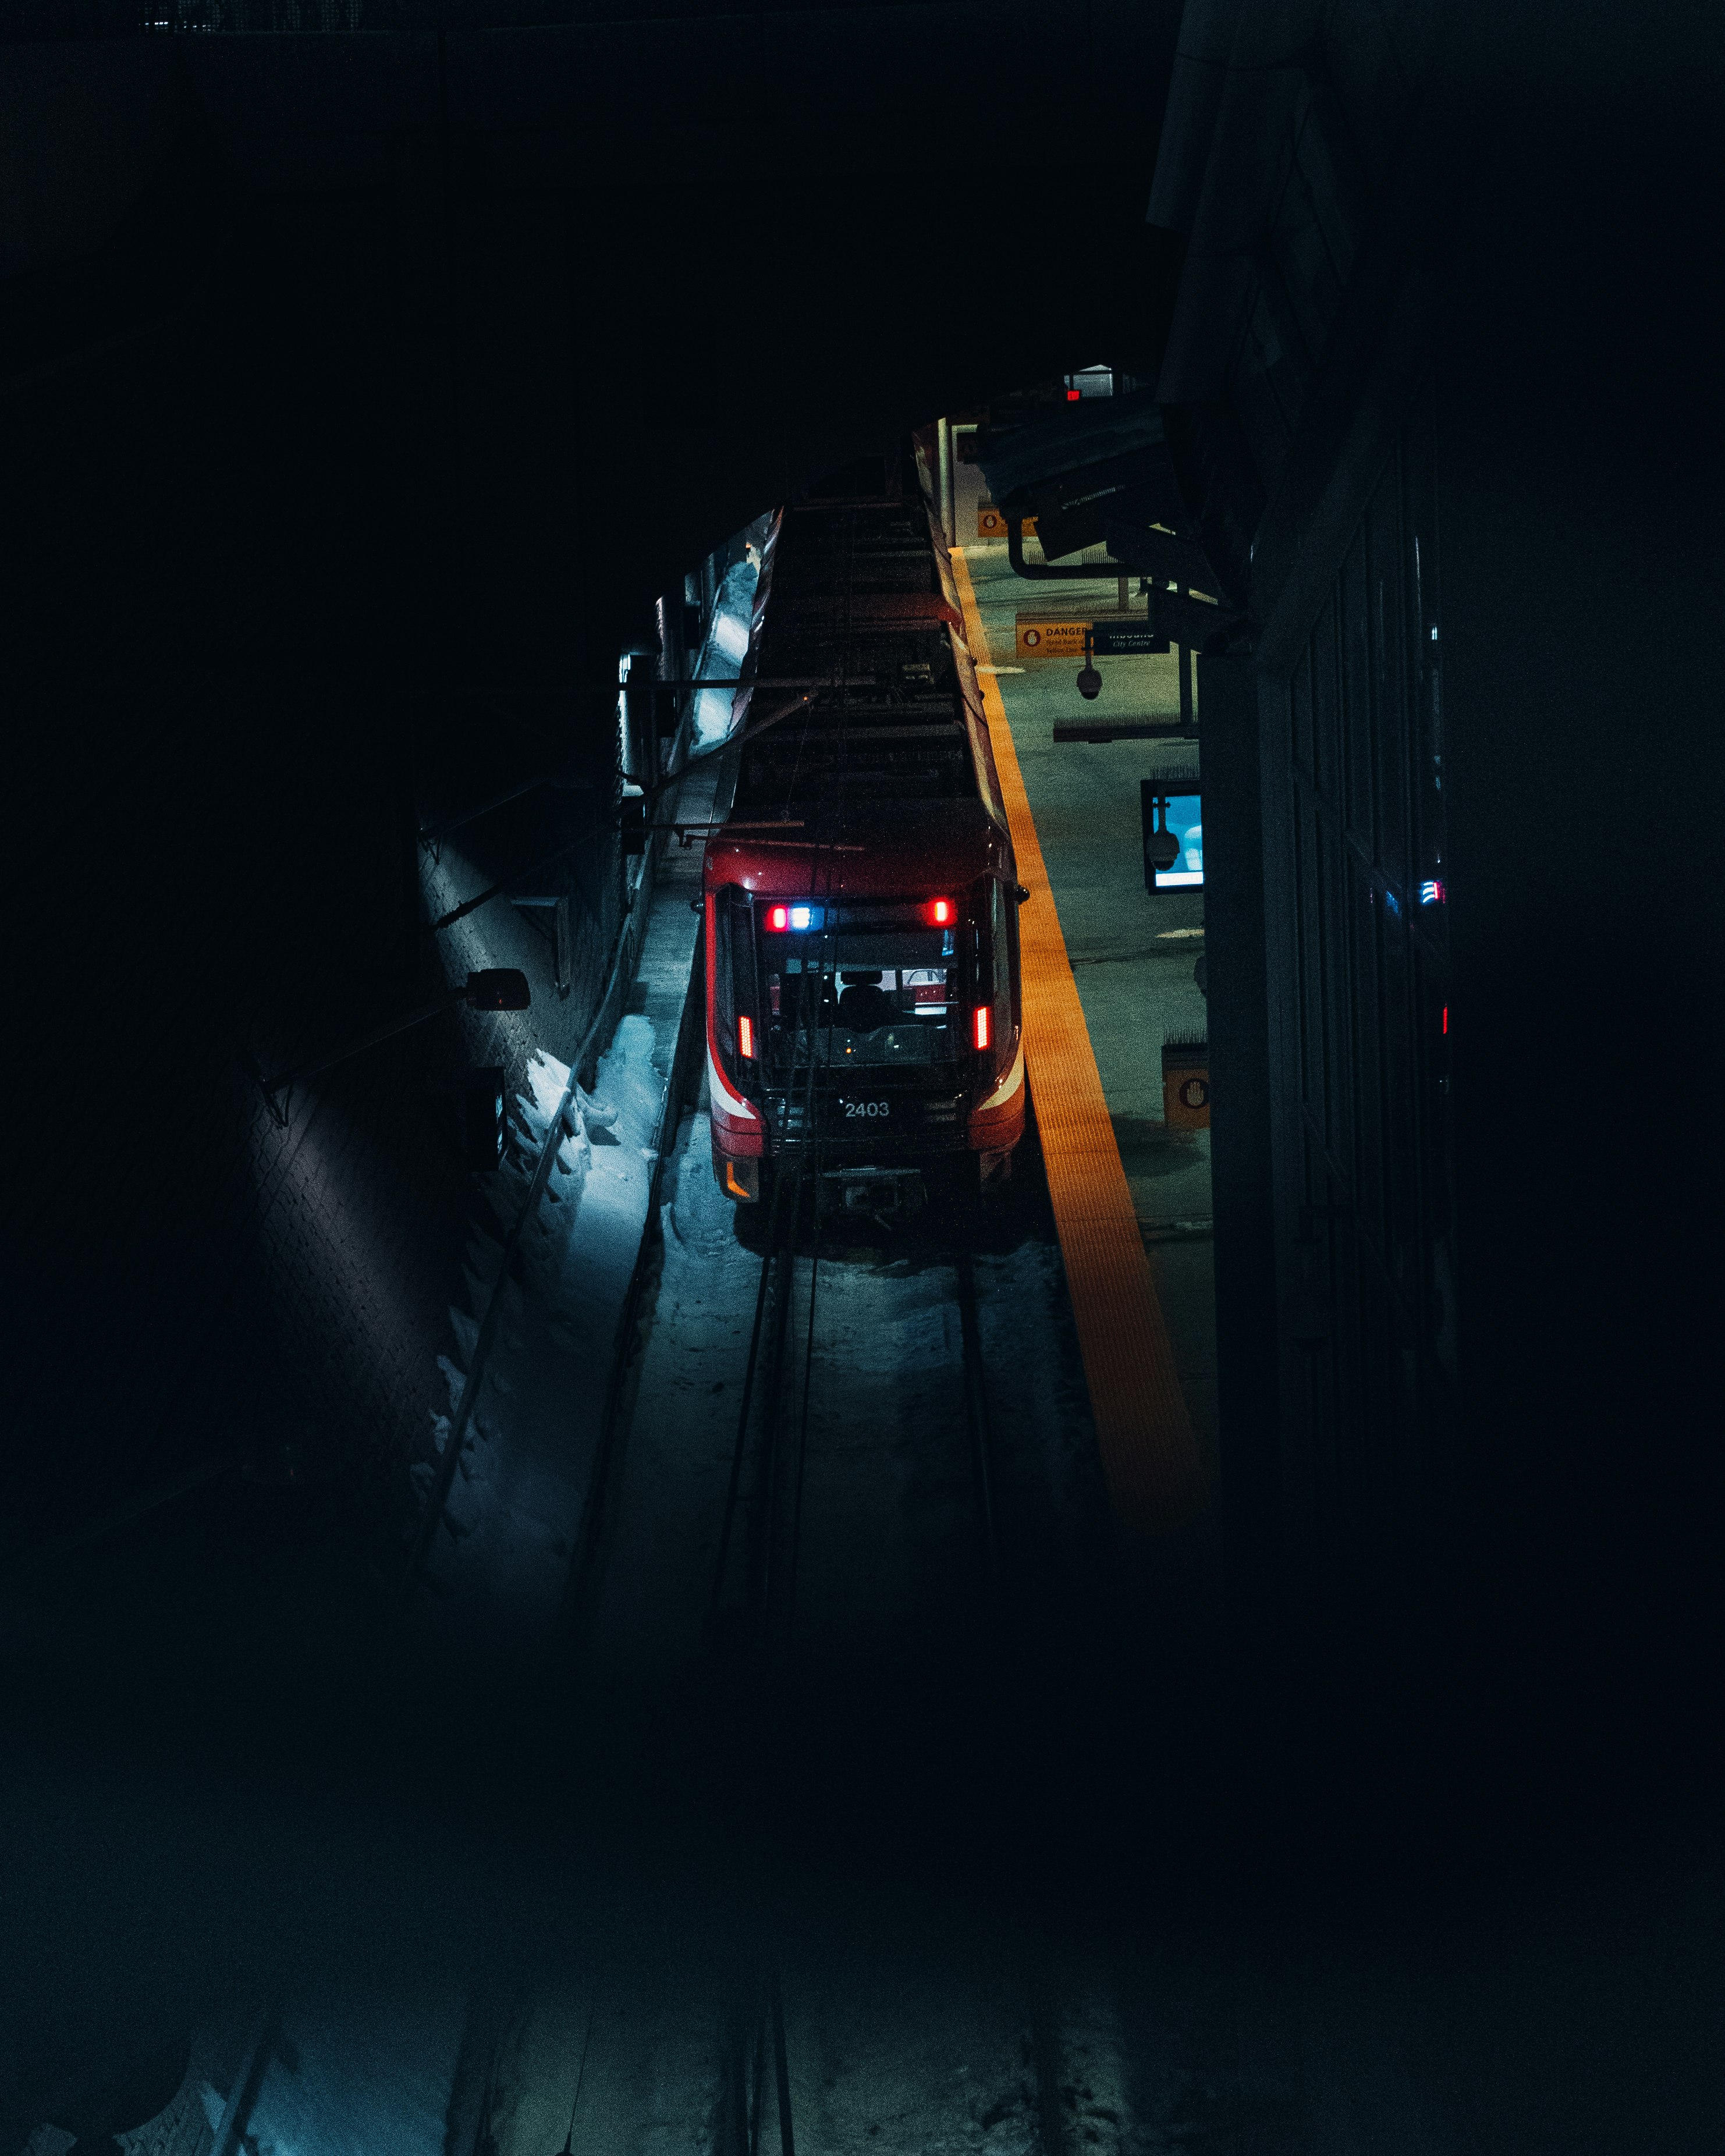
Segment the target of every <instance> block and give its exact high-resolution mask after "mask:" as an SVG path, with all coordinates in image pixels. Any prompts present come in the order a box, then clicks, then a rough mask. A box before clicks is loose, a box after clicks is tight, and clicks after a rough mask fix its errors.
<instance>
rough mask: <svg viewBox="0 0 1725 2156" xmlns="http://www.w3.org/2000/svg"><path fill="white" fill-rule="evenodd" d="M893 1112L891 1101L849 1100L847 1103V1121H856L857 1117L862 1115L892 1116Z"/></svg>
mask: <svg viewBox="0 0 1725 2156" xmlns="http://www.w3.org/2000/svg"><path fill="white" fill-rule="evenodd" d="M891 1113H892V1103H891V1101H846V1102H845V1122H854V1121H855V1119H856V1118H857V1117H859V1116H890V1115H891Z"/></svg>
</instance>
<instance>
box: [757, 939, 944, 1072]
mask: <svg viewBox="0 0 1725 2156" xmlns="http://www.w3.org/2000/svg"><path fill="white" fill-rule="evenodd" d="M965 940H966V935H965V932H964V931H963V930H962V929H960V928H957V927H947V928H927V927H922V926H920V925H915V926H912V925H909V924H907V925H906V926H905V927H879V928H877V927H870V928H860V929H855V930H852V929H850V928H848V927H841V928H839V930H837V931H836V932H833V933H829V934H824V935H823V934H811V935H808V936H785V937H772V938H771V939H770V941H768V946H767V947H766V948H764V949H763V951H762V960H761V963H762V973H763V975H764V980H765V986H766V991H767V993H766V997H765V1002H766V1010H765V1012H764V1013H763V1028H764V1036H765V1055H766V1060H767V1075H768V1077H769V1078H773V1077H783V1076H784V1075H788V1073H789V1072H790V1071H791V1070H793V1069H794V1068H796V1067H797V1066H798V1065H799V1064H800V1065H803V1067H805V1068H806V1066H807V1064H808V1062H809V1059H810V1058H811V1057H812V1058H813V1059H814V1061H816V1062H817V1063H820V1064H824V1065H829V1066H833V1067H835V1068H836V1067H845V1066H850V1067H852V1068H870V1067H875V1066H879V1065H886V1064H931V1063H942V1062H948V1061H951V1060H952V1059H953V1057H954V1056H955V1055H956V1054H957V1045H956V1044H957V1038H958V1025H959V1019H960V1005H961V1003H962V999H963V949H962V947H961V946H962V944H963V942H964V941H965Z"/></svg>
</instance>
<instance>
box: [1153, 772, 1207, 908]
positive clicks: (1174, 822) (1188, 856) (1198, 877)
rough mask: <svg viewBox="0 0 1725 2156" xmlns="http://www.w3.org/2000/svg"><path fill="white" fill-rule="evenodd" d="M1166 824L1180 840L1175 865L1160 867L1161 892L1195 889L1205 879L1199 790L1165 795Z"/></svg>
mask: <svg viewBox="0 0 1725 2156" xmlns="http://www.w3.org/2000/svg"><path fill="white" fill-rule="evenodd" d="M1162 820H1163V825H1164V827H1165V828H1166V829H1168V830H1170V831H1172V832H1173V834H1174V836H1175V838H1177V839H1178V840H1179V842H1180V850H1179V852H1178V854H1176V855H1175V856H1174V860H1173V866H1172V867H1171V868H1165V869H1161V868H1159V869H1158V870H1156V888H1157V889H1158V891H1192V890H1195V889H1196V888H1197V887H1198V886H1199V885H1201V884H1202V883H1203V881H1204V803H1203V798H1202V797H1201V796H1200V795H1199V794H1196V793H1176V794H1174V795H1173V797H1172V798H1168V797H1164V805H1163V819H1162Z"/></svg>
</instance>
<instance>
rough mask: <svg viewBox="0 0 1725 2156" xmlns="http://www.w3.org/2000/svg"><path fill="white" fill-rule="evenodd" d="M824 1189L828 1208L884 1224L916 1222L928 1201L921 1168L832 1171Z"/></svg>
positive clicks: (823, 1178)
mask: <svg viewBox="0 0 1725 2156" xmlns="http://www.w3.org/2000/svg"><path fill="white" fill-rule="evenodd" d="M820 1186H821V1203H822V1206H823V1209H832V1210H835V1211H842V1212H845V1213H861V1214H865V1215H866V1216H867V1217H868V1218H869V1219H871V1220H879V1221H881V1222H883V1223H884V1222H887V1221H891V1222H895V1223H896V1222H900V1221H904V1220H911V1219H915V1218H916V1214H919V1213H920V1212H921V1211H922V1208H923V1206H924V1205H925V1204H927V1199H928V1188H927V1184H926V1183H924V1181H923V1179H922V1169H921V1168H827V1169H825V1170H824V1171H823V1173H822V1175H821V1178H820Z"/></svg>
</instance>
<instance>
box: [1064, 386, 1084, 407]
mask: <svg viewBox="0 0 1725 2156" xmlns="http://www.w3.org/2000/svg"><path fill="white" fill-rule="evenodd" d="M1083 394H1084V392H1083V391H1082V390H1081V389H1069V390H1068V391H1067V392H1066V402H1067V403H1069V404H1076V403H1077V402H1078V400H1079V398H1081V396H1082V395H1083Z"/></svg>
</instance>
